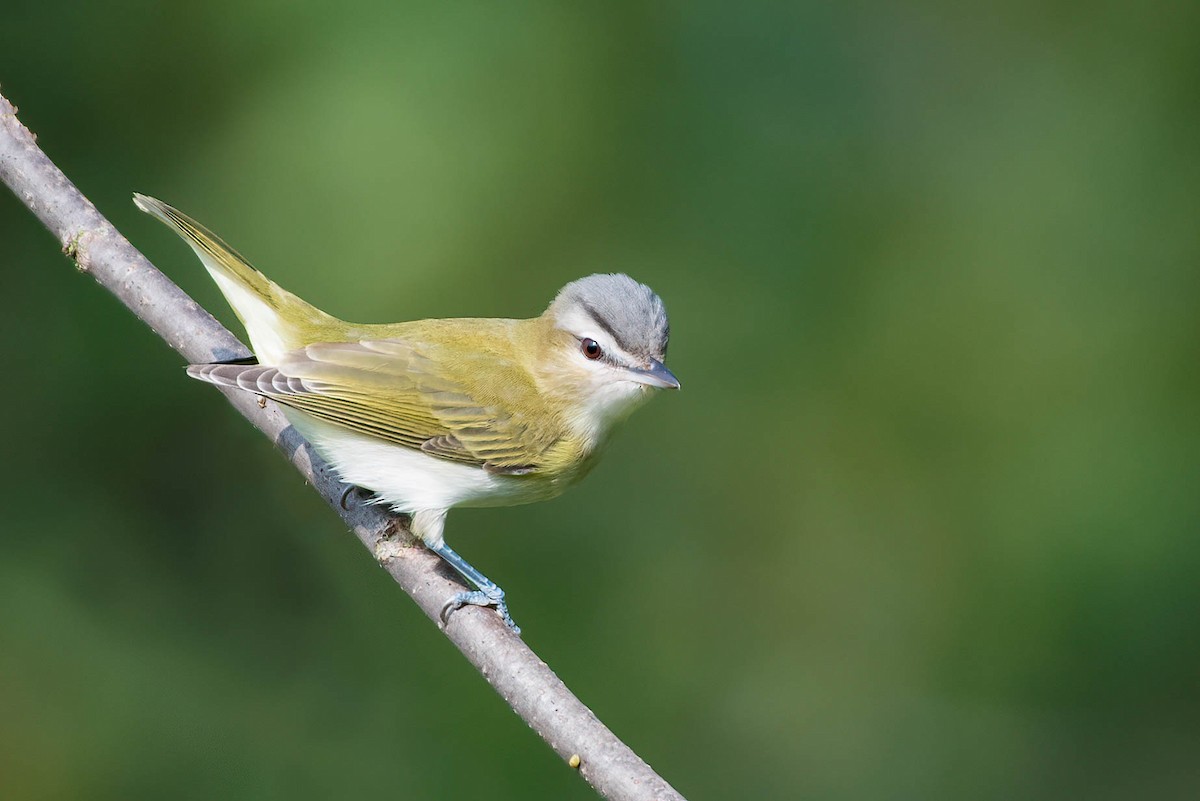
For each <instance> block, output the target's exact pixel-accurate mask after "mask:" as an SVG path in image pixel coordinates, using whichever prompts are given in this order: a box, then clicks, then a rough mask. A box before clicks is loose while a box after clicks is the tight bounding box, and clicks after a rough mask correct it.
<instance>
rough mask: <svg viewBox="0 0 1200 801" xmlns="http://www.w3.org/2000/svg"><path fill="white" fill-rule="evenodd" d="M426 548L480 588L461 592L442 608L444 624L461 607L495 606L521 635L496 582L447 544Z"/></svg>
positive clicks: (501, 615) (508, 624)
mask: <svg viewBox="0 0 1200 801" xmlns="http://www.w3.org/2000/svg"><path fill="white" fill-rule="evenodd" d="M426 547H428V548H429V550H431V551H433V552H434V553H436V554H437V555H438V556H440V557H442V559H443V560H445V562H446V564H448V565H450V567H452V568H454V570H455V572H457V573H458V575H460V576H462V577H463V578H464V579H466V580H467V581H468V582H470V583H471V584H474V585H475V586H476V587H478V588H479V589H477V590H474V591H471V592H460V593H458V594H457V595H455V596H454V597H453V598H451V599H450V600H449V601H447V602H446V605H445V606H443V607H442V623H443V624H445V623H446V622H447V618H448V617H449V615H450V613H451V612H453V611H454V610H455V609H458V608H460V607H463V606H467V605H471V606H494V607H496V611H497V612H499V613H500V617H502V618H503V619H504V623H505V625H507V626H508V627H509V628H510V629H512V630H513V633H514V634H520V633H521V629H520V627H519V626H517V624H516V623H514V622H513V619H512V616H511V615H509V614H508V604H506V603H504V590H502V589H500V588H499V587H498V586H496V583H495V582H493V581H492V580H491V579H489V578H488V577H487V576H485V575H483V574H482V573H480V572H479V571H478V570H476V569H475V568H474V567H472V566H471V563H470V562H468V561H467V560H466V559H463V558H462V557H461V556H459V555H458V554H457V553H455V552H454V550H453V549H451V548H450V546H448V545H446V543H444V542H441V543H438V544H437V545H429V544H428V543H427V544H426Z"/></svg>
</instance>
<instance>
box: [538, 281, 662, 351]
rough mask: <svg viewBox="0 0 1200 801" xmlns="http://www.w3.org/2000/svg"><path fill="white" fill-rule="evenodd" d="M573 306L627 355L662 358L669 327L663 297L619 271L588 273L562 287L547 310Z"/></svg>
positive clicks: (553, 310)
mask: <svg viewBox="0 0 1200 801" xmlns="http://www.w3.org/2000/svg"><path fill="white" fill-rule="evenodd" d="M571 307H576V308H579V309H581V310H583V312H584V313H586V314H588V315H589V316H590V317H591V318H592V319H593V320H595V322H596V325H597V326H599V327H600V328H602V329H603V330H604V331H607V332H608V334H609V335H610V336H611V337H612V338H613V339H614V340H616V343H617V345H619V346H620V347H621V349H622V350H624V351H626V352H627V353H629V354H630V355H633V356H639V357H642V358H648V357H653V358H655V359H659V360H662V359H663V357H665V356H666V355H667V338H668V337H669V336H670V333H671V326H670V325H669V324H668V323H667V310H666V307H664V306H663V302H662V298H660V297H659V296H658V295H656V294H655V293H654V290H652V289H651V288H650V287H648V286H646V285H645V284H639V283H638V282H637V281H634V280H633V279H632V278H630V277H629V276H628V275H624V274H621V273H612V274H607V275H605V274H599V273H598V274H596V275H589V276H588V277H587V278H580V279H579V280H578V281H572V282H571V283H569V284H567V285H566V286H565V287H563V288H562V289H561V290H560V291H559V293H558V296H557V297H556V298H554V302H553V303H551V304H550V309H551V311H552V312H554V313H555V314H556V315H560V314H561V313H562V312H564V311H565V310H566V309H568V308H571Z"/></svg>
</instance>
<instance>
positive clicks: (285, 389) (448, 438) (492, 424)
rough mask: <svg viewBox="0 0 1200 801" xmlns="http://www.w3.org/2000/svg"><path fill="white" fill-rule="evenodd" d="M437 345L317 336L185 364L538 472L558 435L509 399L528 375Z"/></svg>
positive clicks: (417, 443)
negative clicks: (239, 359) (243, 358)
mask: <svg viewBox="0 0 1200 801" xmlns="http://www.w3.org/2000/svg"><path fill="white" fill-rule="evenodd" d="M438 349H439V346H436V345H415V344H412V343H409V342H406V341H403V340H363V341H359V342H320V343H314V344H310V345H307V346H305V347H304V348H301V349H298V350H294V351H291V352H289V353H287V354H285V355H284V356H283V358H282V359H281V360H280V363H279V364H278V365H270V366H268V365H259V364H253V365H246V364H205V365H193V366H191V367H189V368H188V374H189V375H191V376H192V377H194V378H198V379H200V380H202V381H208V382H210V383H213V384H218V385H221V386H227V387H236V388H238V389H242V390H246V391H249V392H254V393H256V394H258V395H263V396H265V397H268V398H271V399H273V400H275V401H277V402H279V403H282V404H284V405H286V406H290V407H292V408H295V409H299V410H300V411H303V412H306V413H308V414H310V415H312V416H314V417H317V418H319V419H321V420H324V421H327V422H329V423H333V424H335V425H339V426H343V427H345V428H348V429H351V430H353V431H358V432H360V433H363V434H368V435H370V436H373V437H378V438H380V439H384V440H387V441H389V442H394V443H396V444H397V445H402V446H404V447H407V448H414V449H419V450H421V451H423V452H425V453H428V454H430V455H431V456H436V457H438V458H441V459H447V460H450V461H455V462H461V463H466V464H471V465H476V466H479V467H483V468H485V469H487V470H489V471H491V472H496V473H502V474H509V475H524V474H528V473H535V472H537V471H538V469H539V467H541V466H542V465H541V464H540V463H539V457H541V456H543V455H544V454H546V453H547V451H549V450H550V449H551V448H552V447H553V446H554V444H555V443H556V442H557V440H558V437H557V435H556V434H555V433H554V432H553V431H552V430H547V429H546V428H545V427H539V426H535V425H532V424H531V421H529V420H526V419H523V418H522V416H521V414H520V411H519V409H520V408H521V404H520V403H516V404H514V403H512V402H511V400H512V399H513V398H516V399H518V400H519V399H520V398H521V396H522V394H523V393H536V391H537V390H536V387H535V386H534V384H533V380H532V378H530V377H529V376H527V375H526V374H525V373H524V371H522V370H519V369H514V367H513V366H512V365H511V364H508V363H505V362H504V361H503V360H499V359H496V358H494V357H492V356H489V355H486V354H478V355H470V356H465V357H464V356H463V355H462V354H461V353H459V354H455V355H454V358H452V359H450V358H445V356H446V354H444V353H439V352H438ZM439 356H440V357H442V358H439ZM502 397H503V398H505V399H507V400H509V401H510V402H508V403H501V398H502Z"/></svg>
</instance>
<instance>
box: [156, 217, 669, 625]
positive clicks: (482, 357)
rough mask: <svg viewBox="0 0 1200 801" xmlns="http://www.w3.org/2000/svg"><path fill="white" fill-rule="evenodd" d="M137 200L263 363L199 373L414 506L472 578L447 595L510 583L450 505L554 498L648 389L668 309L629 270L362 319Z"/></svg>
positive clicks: (489, 591) (437, 542)
mask: <svg viewBox="0 0 1200 801" xmlns="http://www.w3.org/2000/svg"><path fill="white" fill-rule="evenodd" d="M134 202H135V203H136V204H137V207H138V208H140V209H141V210H142V211H144V212H146V213H148V214H150V215H152V216H154V217H157V218H158V219H159V220H161V221H162V222H164V223H166V224H167V225H168V226H170V227H171V228H172V229H174V230H175V232H176V233H178V234H179V235H180V236H181V237H183V239H184V240H185V241H187V243H188V244H189V245H191V246H192V249H193V250H194V251H196V255H197V256H199V257H200V261H202V262H203V263H204V266H205V267H206V268H207V269H208V272H209V273H210V274H211V275H212V277H213V279H214V280H215V281H216V282H217V286H218V287H220V289H221V292H222V293H224V295H225V297H226V299H227V300H228V301H229V304H230V305H231V306H232V307H233V310H234V312H235V313H236V314H237V316H238V318H239V319H240V320H241V321H242V323H243V325H245V327H246V333H247V334H248V335H249V337H250V344H251V347H252V348H253V349H254V355H255V358H256V360H257V363H249V364H247V363H245V362H238V363H226V364H198V365H192V366H190V367H189V368H188V374H189V375H190V376H192V377H193V378H198V379H200V380H202V381H208V382H210V383H213V384H218V385H221V386H227V387H237V388H239V389H244V390H247V391H249V392H253V393H256V394H258V395H262V396H265V397H267V398H271V399H272V400H274V401H276V402H278V403H279V404H281V405H282V407H283V410H284V413H285V414H286V415H287V417H288V419H289V420H290V421H291V423H292V424H293V425H294V426H295V427H296V428H297V430H299V431H300V433H301V434H302V435H303V436H304V437H305V439H307V440H308V441H309V442H310V443H312V445H313V447H314V448H315V449H316V450H317V452H318V453H320V454H321V456H322V457H323V458H324V459H325V460H326V461H327V462H329V463H330V464H331V465H332V466H333V468H334V469H335V470H336V471H337V473H338V475H339V476H340V477H341V478H342V480H343V481H345V482H346V483H347V484H351V485H354V486H358V487H362V488H364V489H366V490H370V491H371V492H373V493H374V494H375V500H376V501H377V502H379V503H384V504H387V505H389V506H391V507H392V509H393V510H395V511H396V512H400V513H403V514H406V515H410V516H411V518H412V531H413V533H414V534H415V535H416V536H418V537H419V538H420V539H421V540H422V541H423V542H424V543H425V545H426V546H427V547H428V548H429V549H430V550H432V551H433V552H434V553H436V554H438V555H439V556H441V557H442V558H443V559H444V560H445V561H446V562H447V563H448V564H450V566H452V567H453V568H454V569H455V570H456V571H458V573H459V574H460V575H462V576H463V578H465V579H466V580H468V581H469V582H470V583H471V584H473V585H475V587H476V588H477V589H476V590H474V591H471V592H462V593H459V594H457V595H455V596H454V597H453V598H451V599H450V600H449V601H448V602H447V604H446V607H445V609H444V610H443V619H445V615H446V614H448V613H449V612H450V611H452V610H454V609H457V608H459V607H461V606H463V605H464V604H476V605H480V606H495V607H496V608H497V610H499V612H500V614H501V615H502V616H503V618H504V620H505V622H506V623H507V624H508V625H509V626H511V627H512V628H513V629H516V626H515V624H514V623H513V622H512V618H511V617H510V616H509V614H508V608H507V606H506V604H505V602H504V592H503V591H502V590H501V589H500V588H499V587H498V586H496V584H494V583H493V582H492V581H490V580H489V579H488V578H487V577H486V576H484V575H483V574H482V573H480V572H479V571H478V570H476V569H475V568H473V567H472V566H471V565H470V564H468V563H467V561H466V560H464V559H463V558H462V557H461V556H459V555H458V554H457V553H455V552H454V551H453V550H451V549H450V548H449V547H447V546H446V543H445V540H444V539H443V536H442V530H443V527H444V524H445V521H446V512H447V511H448V510H449V509H451V508H453V507H455V506H510V505H516V504H521V503H529V502H531V501H539V500H544V499H547V498H553V497H554V496H556V495H558V494H559V493H561V492H562V491H563V490H565V489H566V488H567V487H568V486H570V485H571V484H573V483H574V482H576V481H578V480H579V479H580V478H582V477H583V476H584V475H586V474H587V472H588V470H590V469H591V467H592V466H593V465H594V464H595V461H596V459H597V457H598V456H599V454H600V451H601V449H602V447H603V445H604V443H605V441H606V439H607V438H608V435H609V433H610V432H611V431H612V429H613V426H614V425H615V424H616V423H618V422H619V421H620V420H621V419H623V418H624V417H625V416H626V415H628V414H629V413H630V412H631V411H633V409H634V408H635V407H636V406H638V405H639V404H640V403H642V402H643V401H644V400H646V398H647V397H649V395H650V393H651V391H653V390H654V389H677V388H678V387H679V381H678V380H677V379H676V378H675V376H673V375H672V374H671V372H670V371H669V370H668V369H667V368H666V367H665V366H664V365H663V359H664V357H665V356H666V353H667V334H668V326H667V312H666V310H665V309H664V308H663V303H662V300H661V299H660V298H659V297H658V295H656V294H655V293H654V292H653V291H652V290H651V289H650V288H649V287H647V286H645V285H643V284H639V283H638V282H637V281H634V280H633V279H632V278H630V277H628V276H626V275H591V276H588V277H587V278H581V279H580V280H578V281H574V282H572V283H570V284H567V285H566V286H565V287H563V289H562V290H561V291H560V292H559V293H558V296H557V297H555V299H554V301H553V302H552V303H551V304H550V306H549V308H547V309H546V311H545V312H544V313H542V315H541V316H540V317H535V318H533V319H530V320H505V319H483V318H464V319H453V320H414V321H412V322H405V323H391V324H385V325H358V324H355V323H347V322H343V321H342V320H338V319H337V318H335V317H331V316H330V315H328V314H326V313H325V312H323V311H321V310H319V309H317V308H315V307H313V306H311V305H309V304H308V303H305V302H304V301H303V300H301V299H300V298H298V297H296V296H295V295H293V294H292V293H290V292H288V291H287V290H285V289H282V288H281V287H279V286H277V285H276V284H274V283H273V282H271V281H270V280H269V279H267V277H266V276H264V275H263V274H262V273H260V272H258V271H257V270H255V269H254V268H253V267H251V266H250V264H249V263H248V262H247V261H246V260H245V259H243V258H242V257H241V256H239V255H238V254H237V252H235V251H234V250H233V249H232V248H230V247H229V246H228V245H226V244H225V243H224V242H222V241H221V240H220V239H219V238H218V237H217V236H216V235H214V234H213V233H212V232H211V231H209V230H208V229H206V228H204V227H203V226H202V225H200V224H199V223H197V222H195V221H194V220H192V219H191V218H189V217H187V216H186V215H184V214H182V213H180V212H179V211H177V210H176V209H174V208H172V207H170V206H168V205H167V204H165V203H163V202H161V201H158V200H155V199H154V198H150V197H146V196H145V195H134Z"/></svg>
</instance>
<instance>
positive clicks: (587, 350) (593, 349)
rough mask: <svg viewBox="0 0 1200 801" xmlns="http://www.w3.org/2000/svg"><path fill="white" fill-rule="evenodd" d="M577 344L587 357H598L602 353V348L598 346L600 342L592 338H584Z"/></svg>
mask: <svg viewBox="0 0 1200 801" xmlns="http://www.w3.org/2000/svg"><path fill="white" fill-rule="evenodd" d="M579 344H580V346H582V348H583V355H584V356H587V357H588V358H589V359H599V358H600V357H601V355H603V354H604V351H603V349H601V347H600V343H599V342H597V341H596V340H594V339H585V340H583V341H582V342H580V343H579Z"/></svg>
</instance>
